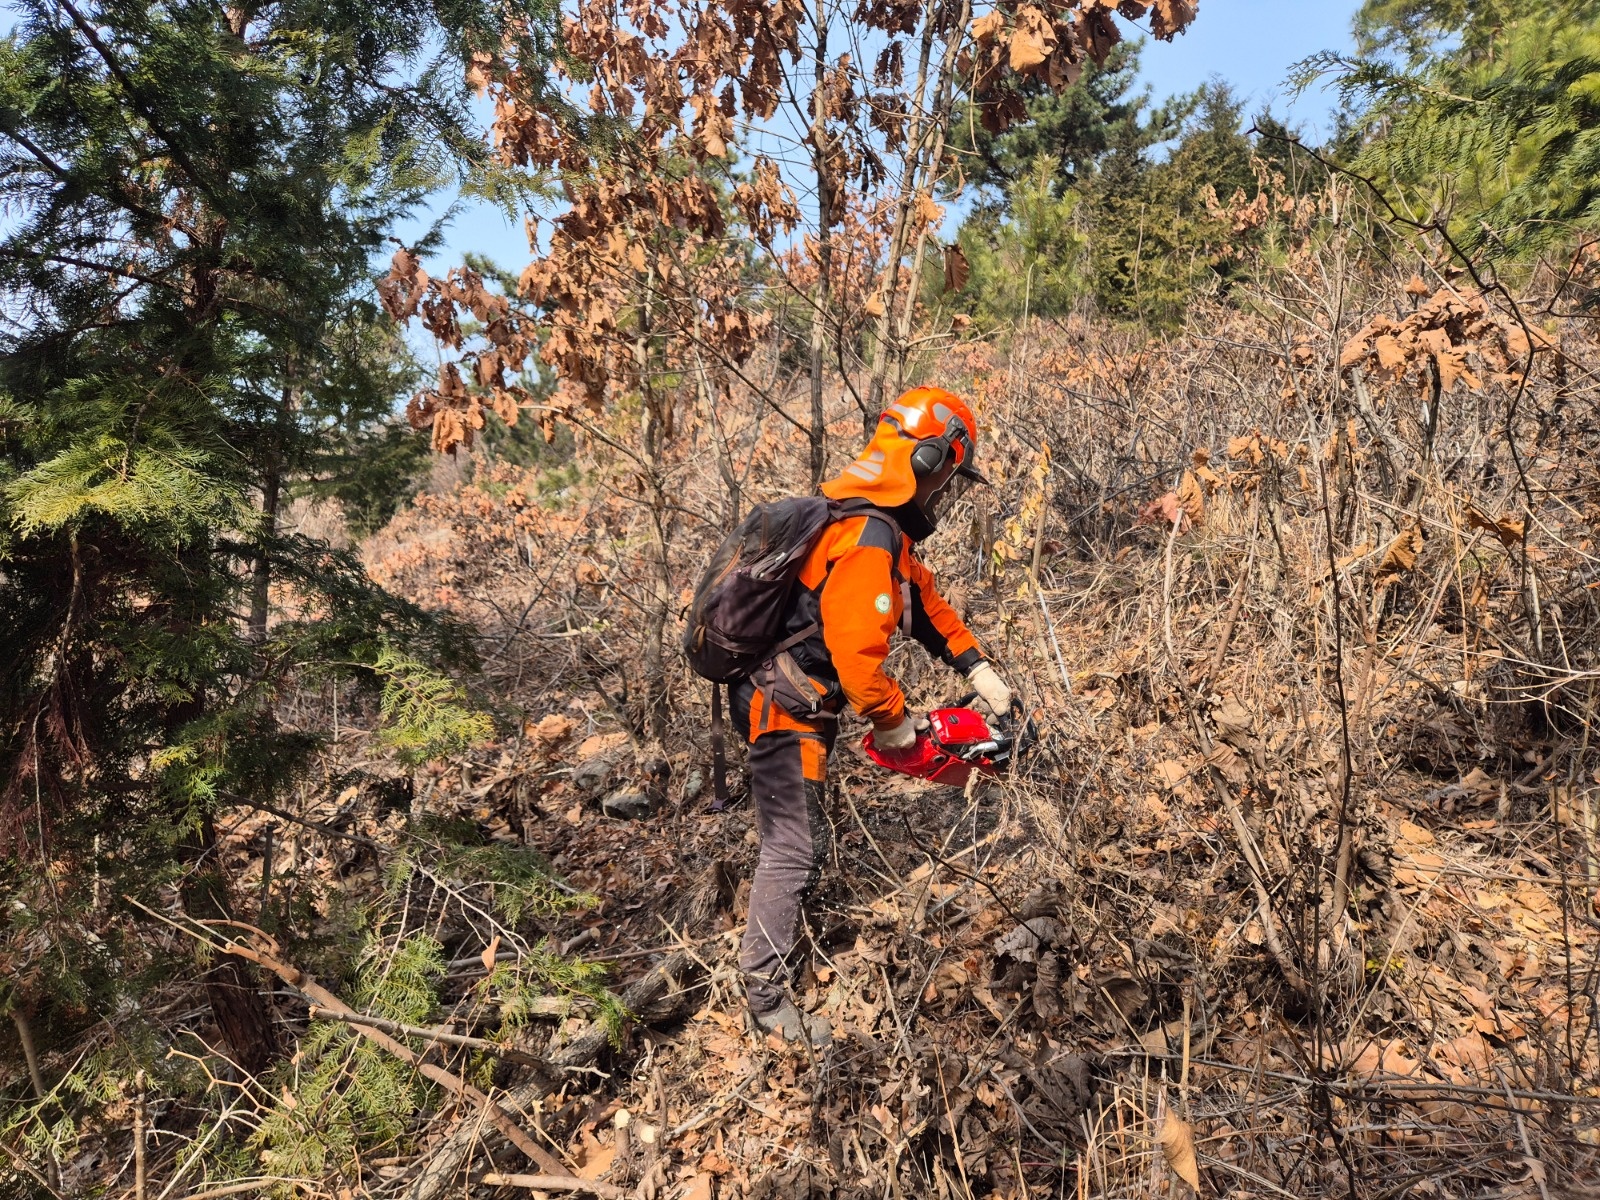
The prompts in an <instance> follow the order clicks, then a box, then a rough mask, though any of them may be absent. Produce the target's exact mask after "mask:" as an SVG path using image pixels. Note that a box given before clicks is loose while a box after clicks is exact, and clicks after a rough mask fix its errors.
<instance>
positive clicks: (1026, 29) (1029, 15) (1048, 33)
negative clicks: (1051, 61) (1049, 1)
mask: <svg viewBox="0 0 1600 1200" xmlns="http://www.w3.org/2000/svg"><path fill="white" fill-rule="evenodd" d="M1055 48H1056V31H1055V29H1054V27H1053V26H1051V24H1050V20H1049V18H1048V17H1046V16H1045V15H1044V13H1042V12H1040V11H1039V10H1038V9H1037V8H1035V7H1034V6H1033V5H1031V4H1024V5H1021V6H1020V7H1019V8H1018V9H1017V27H1016V28H1015V29H1014V30H1012V32H1011V69H1012V70H1013V71H1021V72H1031V71H1033V70H1034V69H1035V68H1036V67H1038V66H1040V65H1041V64H1042V63H1043V62H1044V61H1045V59H1047V58H1049V57H1050V52H1051V51H1052V50H1054V49H1055Z"/></svg>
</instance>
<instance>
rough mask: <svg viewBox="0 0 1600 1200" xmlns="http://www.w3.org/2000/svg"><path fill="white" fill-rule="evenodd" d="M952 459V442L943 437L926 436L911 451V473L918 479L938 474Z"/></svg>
mask: <svg viewBox="0 0 1600 1200" xmlns="http://www.w3.org/2000/svg"><path fill="white" fill-rule="evenodd" d="M949 459H950V442H949V440H948V439H946V438H943V437H934V438H924V439H923V440H922V441H921V442H920V443H918V445H917V448H916V449H915V450H913V451H912V452H911V473H912V474H913V475H915V476H916V477H917V478H918V479H926V478H927V477H928V476H930V475H937V474H938V473H939V472H940V471H942V470H943V469H944V465H945V463H946V462H948V461H949Z"/></svg>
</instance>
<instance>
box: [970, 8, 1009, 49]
mask: <svg viewBox="0 0 1600 1200" xmlns="http://www.w3.org/2000/svg"><path fill="white" fill-rule="evenodd" d="M1005 27H1006V18H1005V14H1004V13H1002V12H1000V11H999V10H998V9H997V10H995V11H994V12H990V13H985V14H984V15H983V16H981V17H978V18H977V19H976V20H974V21H973V22H972V40H973V41H975V42H977V43H978V44H979V45H980V46H981V45H985V44H987V43H989V42H992V41H994V40H995V39H996V38H998V37H999V36H1000V33H1001V31H1002V30H1004V29H1005Z"/></svg>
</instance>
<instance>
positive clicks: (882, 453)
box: [822, 387, 988, 508]
mask: <svg viewBox="0 0 1600 1200" xmlns="http://www.w3.org/2000/svg"><path fill="white" fill-rule="evenodd" d="M977 450H978V423H977V422H976V421H975V420H973V417H972V410H971V409H970V408H968V407H967V405H966V402H965V401H964V400H962V399H961V397H960V396H957V395H956V394H955V393H954V392H947V391H945V390H944V389H943V388H938V387H918V388H912V389H911V390H910V391H909V392H907V393H906V394H905V395H903V396H901V397H900V399H898V400H896V401H895V402H894V403H893V404H891V405H890V406H889V407H888V408H887V409H885V410H884V412H883V415H882V416H881V417H879V418H878V429H877V432H876V433H874V434H873V436H872V440H871V441H870V442H868V443H867V446H866V448H865V449H864V450H862V451H861V454H860V455H859V456H858V457H857V458H856V460H855V461H854V462H852V463H850V464H849V465H848V466H846V467H845V468H844V470H842V471H840V472H839V474H838V475H837V476H836V477H835V478H833V479H830V480H828V482H827V483H825V484H823V485H822V494H823V495H825V496H828V497H831V498H832V499H834V500H846V499H849V498H851V497H861V498H862V499H866V500H871V501H872V502H873V503H875V504H877V505H878V506H879V507H881V508H895V507H897V506H899V505H901V504H904V503H906V502H907V501H908V500H910V499H911V498H912V497H913V496H915V495H916V492H917V484H918V483H919V482H920V481H921V480H923V479H926V478H928V477H929V476H930V475H937V474H939V472H941V471H943V470H944V469H945V468H946V467H947V466H948V465H949V463H950V462H951V460H952V459H953V460H954V462H955V464H956V469H955V471H954V472H952V474H956V475H965V476H967V477H968V478H969V479H976V480H978V481H979V482H980V483H987V482H988V481H987V480H985V479H984V478H983V476H982V475H980V474H979V473H978V471H977V469H976V468H975V467H974V466H973V465H972V464H973V460H974V458H975V457H976V455H977Z"/></svg>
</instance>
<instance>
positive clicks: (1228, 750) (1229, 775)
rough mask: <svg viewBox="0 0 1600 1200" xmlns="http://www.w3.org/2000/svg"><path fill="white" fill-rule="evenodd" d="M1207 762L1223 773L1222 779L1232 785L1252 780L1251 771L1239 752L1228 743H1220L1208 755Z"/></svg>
mask: <svg viewBox="0 0 1600 1200" xmlns="http://www.w3.org/2000/svg"><path fill="white" fill-rule="evenodd" d="M1206 762H1207V763H1209V764H1210V765H1211V766H1213V767H1215V768H1216V769H1217V770H1219V771H1221V772H1222V777H1223V778H1224V779H1226V780H1227V781H1228V782H1229V783H1232V784H1242V783H1244V782H1245V781H1246V780H1247V779H1249V778H1250V769H1249V767H1248V766H1246V764H1245V761H1244V759H1243V758H1241V757H1240V755H1239V752H1238V751H1237V750H1235V749H1234V748H1233V747H1232V746H1230V745H1228V744H1227V743H1226V742H1218V743H1217V744H1216V745H1214V746H1212V747H1211V752H1210V753H1209V754H1207V755H1206Z"/></svg>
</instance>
